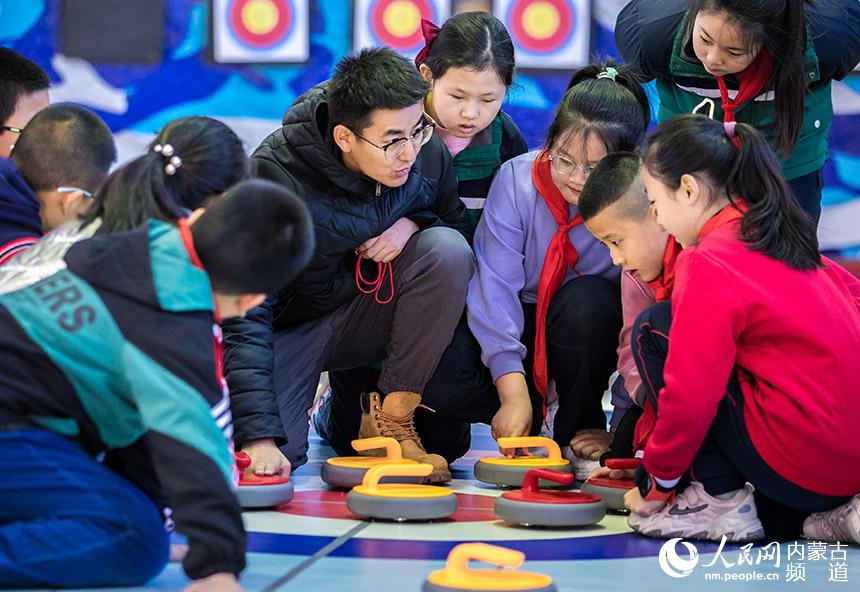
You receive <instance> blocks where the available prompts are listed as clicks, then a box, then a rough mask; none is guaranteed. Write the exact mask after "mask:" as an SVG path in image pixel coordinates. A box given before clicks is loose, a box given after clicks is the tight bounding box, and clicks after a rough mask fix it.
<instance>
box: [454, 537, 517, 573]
mask: <svg viewBox="0 0 860 592" xmlns="http://www.w3.org/2000/svg"><path fill="white" fill-rule="evenodd" d="M525 560H526V554H525V553H523V552H522V551H516V550H514V549H505V548H504V547H497V546H496V545H488V544H487V543H461V544H459V545H457V546H456V547H454V548H453V549H451V552H450V553H449V554H448V561H447V562H446V563H445V569H446V570H447V571H448V572H450V573H452V574H465V573H466V572H469V571H471V570H470V569H469V562H470V561H483V562H484V563H490V564H492V565H498V566H499V567H519V566H521V565H522V564H523V562H524V561H525Z"/></svg>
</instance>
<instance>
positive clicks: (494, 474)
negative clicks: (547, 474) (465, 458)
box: [475, 461, 573, 489]
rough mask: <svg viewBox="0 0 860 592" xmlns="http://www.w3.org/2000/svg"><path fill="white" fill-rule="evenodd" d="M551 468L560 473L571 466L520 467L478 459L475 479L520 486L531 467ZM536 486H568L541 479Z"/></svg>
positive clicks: (568, 471) (569, 470) (570, 470)
mask: <svg viewBox="0 0 860 592" xmlns="http://www.w3.org/2000/svg"><path fill="white" fill-rule="evenodd" d="M535 468H539V469H552V470H553V471H561V472H562V473H572V472H573V466H572V465H571V464H570V463H568V464H567V465H563V466H560V467H530V466H526V465H523V466H521V467H517V466H511V465H495V464H490V463H485V462H481V461H478V462H476V463H475V479H477V480H478V481H483V482H484V483H491V484H493V485H503V486H506V487H522V485H523V478H525V476H526V473H528V472H529V471H530V470H531V469H535ZM538 487H540V488H541V489H547V488H549V489H554V488H559V487H568V486H566V485H560V484H558V483H556V482H555V481H544V480H543V479H541V480H540V481H539V482H538Z"/></svg>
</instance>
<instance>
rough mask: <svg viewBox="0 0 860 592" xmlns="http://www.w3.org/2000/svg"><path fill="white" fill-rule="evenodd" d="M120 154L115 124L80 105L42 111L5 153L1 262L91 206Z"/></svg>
mask: <svg viewBox="0 0 860 592" xmlns="http://www.w3.org/2000/svg"><path fill="white" fill-rule="evenodd" d="M115 160H116V147H115V145H114V140H113V135H112V134H111V131H110V128H108V126H107V125H106V124H105V122H104V121H102V120H101V119H100V118H99V116H98V115H96V114H95V113H93V112H92V111H90V110H89V109H85V108H84V107H81V106H79V105H73V104H71V103H58V104H56V105H51V106H50V107H46V108H45V109H43V110H42V111H40V112H39V113H37V114H36V115H35V116H34V117H33V118H32V119H31V120H30V122H29V123H28V124H27V128H26V129H25V130H23V131H22V132H21V134H20V138H19V139H18V141H17V142H16V144H15V148H14V150H12V155H11V158H10V159H5V158H0V265H3V264H4V263H6V262H8V261H9V260H11V259H12V258H13V257H15V256H16V255H18V254H19V253H20V252H22V251H23V250H25V249H26V248H28V247H29V246H30V245H32V244H33V243H35V242H36V241H38V240H39V239H40V238H41V236H42V234H43V233H44V232H48V231H50V230H53V229H54V228H57V227H58V226H61V225H63V224H65V223H66V222H69V221H71V220H74V219H76V218H77V217H78V216H79V215H80V214H82V213H83V212H84V211H86V209H87V208H89V207H90V203H91V201H92V200H91V198H92V194H93V192H94V191H95V190H96V189H97V188H98V187H99V185H101V183H102V181H104V179H105V177H107V174H108V172H109V170H110V166H111V164H112V163H113V162H114V161H115Z"/></svg>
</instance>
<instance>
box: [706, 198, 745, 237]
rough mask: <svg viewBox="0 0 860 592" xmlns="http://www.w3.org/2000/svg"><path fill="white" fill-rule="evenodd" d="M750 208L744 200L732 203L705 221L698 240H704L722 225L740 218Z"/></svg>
mask: <svg viewBox="0 0 860 592" xmlns="http://www.w3.org/2000/svg"><path fill="white" fill-rule="evenodd" d="M748 210H749V206H748V205H747V202H745V201H744V200H741V199H739V200H738V201H736V202H734V203H730V204H729V205H727V206H726V207H724V208H723V209H722V210H720V211H719V212H717V213H716V214H714V216H713V217H712V218H711V219H710V220H708V221H707V222H705V225H704V226H702V229H701V230H700V231H699V236H698V240H702V239H703V238H705V237H706V236H708V235H709V234H711V233H712V232H713V231H714V230H716V229H717V228H719V227H720V226H725V225H726V224H731V223H732V222H734V221H736V220H740V219H741V218H743V217H744V214H746V213H747V211H748Z"/></svg>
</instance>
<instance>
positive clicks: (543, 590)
mask: <svg viewBox="0 0 860 592" xmlns="http://www.w3.org/2000/svg"><path fill="white" fill-rule="evenodd" d="M421 590H422V592H476V588H456V587H455V588H452V587H450V586H440V585H439V584H433V583H431V582H429V581H427V580H424V587H423V588H421ZM557 591H558V588H556V587H555V584H550V585H549V586H541V587H540V588H516V589H514V588H505V592H557ZM481 592H492V591H491V590H485V589H482V590H481Z"/></svg>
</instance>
